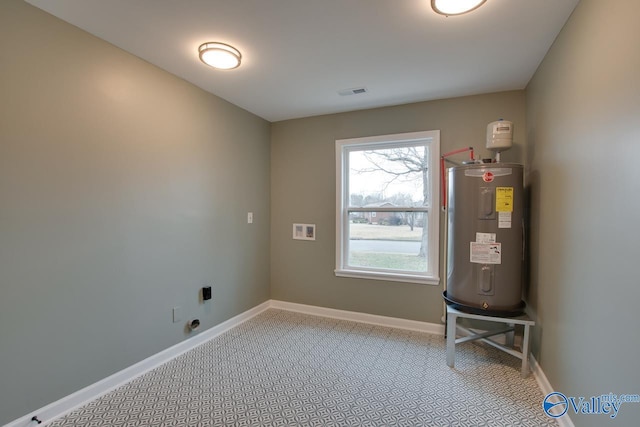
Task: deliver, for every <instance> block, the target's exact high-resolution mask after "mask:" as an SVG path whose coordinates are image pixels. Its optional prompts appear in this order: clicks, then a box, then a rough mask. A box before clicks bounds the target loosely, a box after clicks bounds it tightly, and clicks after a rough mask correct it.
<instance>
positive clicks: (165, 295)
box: [0, 0, 270, 424]
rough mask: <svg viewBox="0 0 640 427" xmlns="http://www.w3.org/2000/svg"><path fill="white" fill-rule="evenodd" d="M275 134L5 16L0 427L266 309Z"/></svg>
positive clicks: (0, 53)
mask: <svg viewBox="0 0 640 427" xmlns="http://www.w3.org/2000/svg"><path fill="white" fill-rule="evenodd" d="M269 127H270V124H269V123H268V122H267V121H265V120H262V119H260V118H258V117H256V116H254V115H252V114H250V113H248V112H246V111H244V110H241V109H240V108H237V107H235V106H233V105H231V104H229V103H227V102H225V101H223V100H221V99H219V98H217V97H215V96H213V95H210V94H208V93H206V92H204V91H202V90H200V89H198V88H196V87H194V86H192V85H191V84H188V83H186V82H185V81H183V80H180V79H178V78H176V77H175V76H173V75H170V74H168V73H166V72H164V71H161V70H159V69H158V68H156V67H153V66H151V65H150V64H148V63H146V62H144V61H142V60H140V59H138V58H136V57H134V56H132V55H130V54H127V53H125V52H123V51H121V50H119V49H117V48H115V47H113V46H111V45H109V44H107V43H105V42H103V41H101V40H99V39H97V38H95V37H93V36H90V35H88V34H87V33H84V32H83V31H81V30H79V29H77V28H75V27H72V26H70V25H68V24H66V23H64V22H62V21H59V20H58V19H56V18H53V17H52V16H50V15H48V14H46V13H44V12H42V11H40V10H38V9H35V8H33V7H31V6H29V5H27V4H26V3H24V2H22V1H18V0H3V1H2V2H0V424H4V423H6V422H9V421H10V420H12V419H15V418H18V417H20V416H22V415H24V414H26V413H28V412H29V411H31V410H35V409H37V408H39V407H42V406H44V405H45V404H48V403H50V402H52V401H55V400H57V399H59V398H61V397H63V396H66V395H68V394H70V393H72V392H74V391H76V390H78V389H80V388H82V387H84V386H86V385H88V384H91V383H93V382H95V381H97V380H100V379H102V378H104V377H106V376H108V375H110V374H112V373H114V372H116V371H118V370H120V369H123V368H125V367H128V366H130V365H132V364H133V363H135V362H138V361H139V360H141V359H143V358H145V357H148V356H150V355H152V354H155V353H157V352H159V351H161V350H163V349H165V348H167V347H169V346H171V345H173V344H176V343H177V342H179V341H181V340H184V339H185V338H186V337H187V336H188V335H187V334H186V333H185V331H184V327H185V324H186V321H187V320H188V319H189V318H193V317H199V318H200V319H201V321H202V325H203V328H202V329H206V328H209V327H211V326H213V325H215V324H218V323H220V322H221V321H223V320H225V319H228V318H229V317H232V316H234V315H236V314H238V313H240V312H242V311H245V310H247V309H249V308H251V307H253V306H255V305H257V304H259V303H261V302H263V301H265V300H267V299H268V298H269V255H268V251H269V244H268V241H269V225H270V221H269V137H270V135H269ZM248 211H253V212H254V218H255V221H254V224H252V225H251V226H249V225H247V223H246V216H247V212H248ZM205 284H210V285H212V286H213V300H212V301H211V302H208V303H206V304H202V303H200V302H199V289H200V287H201V286H203V285H205ZM174 306H181V307H182V311H183V320H184V321H182V322H179V323H173V322H172V307H174Z"/></svg>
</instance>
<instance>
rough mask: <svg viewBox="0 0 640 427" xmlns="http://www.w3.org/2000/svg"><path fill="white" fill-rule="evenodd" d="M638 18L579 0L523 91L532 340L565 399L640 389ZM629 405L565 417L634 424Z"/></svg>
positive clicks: (631, 5)
mask: <svg viewBox="0 0 640 427" xmlns="http://www.w3.org/2000/svg"><path fill="white" fill-rule="evenodd" d="M638 16H640V2H638V1H637V0H614V1H606V2H604V1H600V0H582V1H581V2H580V3H579V4H578V6H577V8H576V9H575V11H574V12H573V15H572V16H571V18H570V19H569V21H568V22H567V24H566V25H565V27H564V29H563V30H562V32H561V33H560V35H559V36H558V38H557V39H556V41H555V44H554V45H553V47H552V48H551V49H550V51H549V53H548V54H547V56H546V57H545V59H544V61H543V63H542V65H541V66H540V67H539V69H538V71H537V72H536V73H535V75H534V78H533V79H532V81H531V82H530V83H529V85H528V87H527V90H526V96H527V144H528V147H527V163H528V164H529V168H530V171H529V177H528V179H529V181H530V183H531V193H532V212H533V215H532V219H533V221H532V225H531V237H532V248H531V251H532V255H533V256H532V260H533V261H534V262H533V265H532V267H531V279H532V280H531V281H532V284H531V289H530V302H531V303H532V304H533V305H534V307H535V309H536V310H537V315H538V320H539V323H540V324H541V325H542V327H541V328H540V329H538V332H537V334H536V336H535V347H534V349H535V352H536V357H537V358H538V361H539V362H540V364H541V365H542V368H543V370H544V372H545V374H546V375H547V377H548V379H549V381H550V382H551V384H552V385H553V387H554V388H555V389H556V390H558V391H561V392H563V393H565V394H567V395H569V396H586V397H590V396H593V395H600V394H603V393H609V392H612V393H615V394H621V393H640V370H639V369H638V354H640V341H639V340H638V328H639V327H640V316H639V315H638V303H640V280H639V279H638V269H637V264H638V259H639V258H640V247H639V243H638V242H639V237H640V234H639V232H638V228H637V226H636V224H637V222H638V219H639V218H640V184H639V183H640V168H639V167H638V159H639V158H640V120H639V117H640V83H639V81H638V79H639V76H640V49H638V41H639V40H640V26H639V25H638ZM626 405H627V406H625V405H623V406H622V408H621V411H620V415H619V418H617V419H616V420H615V422H611V421H610V420H609V419H608V418H607V417H605V416H587V415H581V416H575V415H574V416H572V418H573V419H574V421H575V422H576V425H580V426H602V425H608V424H609V423H610V422H611V424H612V425H620V426H622V425H624V426H630V425H637V423H638V416H639V415H640V404H637V403H629V404H626Z"/></svg>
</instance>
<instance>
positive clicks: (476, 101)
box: [271, 91, 525, 322]
mask: <svg viewBox="0 0 640 427" xmlns="http://www.w3.org/2000/svg"><path fill="white" fill-rule="evenodd" d="M524 105H525V99H524V92H523V91H513V92H502V93H494V94H487V95H478V96H469V97H464V98H454V99H446V100H439V101H432V102H422V103H416V104H408V105H402V106H397V107H388V108H378V109H373V110H363V111H355V112H350V113H341V114H334V115H326V116H318V117H310V118H305V119H297V120H289V121H283V122H278V123H274V124H273V125H272V131H271V295H272V298H274V299H279V300H284V301H291V302H296V303H302V304H311V305H318V306H322V307H330V308H337V309H344V310H353V311H359V312H365V313H373V314H379V315H385V316H394V317H400V318H406V319H414V320H424V321H428V322H439V321H440V317H441V316H442V295H441V293H442V288H441V287H440V286H430V285H418V284H409V283H397V282H386V281H377V280H364V279H351V278H338V277H336V276H335V275H334V273H333V270H334V269H335V217H336V212H335V197H336V196H335V172H336V171H335V140H336V139H342V138H355V137H364V136H372V135H385V134H393V133H402V132H414V131H422V130H437V129H439V130H440V131H441V134H440V140H441V152H442V153H444V152H446V151H450V150H453V149H456V148H462V147H467V146H475V147H476V149H478V150H479V151H480V152H482V153H484V154H485V155H486V156H488V153H487V152H486V151H485V150H484V149H481V148H483V147H484V144H485V133H486V126H487V124H488V123H490V122H492V121H494V120H497V119H498V118H504V119H508V120H512V121H513V122H514V126H515V136H514V140H515V147H514V148H513V149H512V150H511V151H509V152H506V153H504V155H503V160H504V161H515V162H520V161H522V160H523V156H524V150H523V147H524V143H525V141H524V139H525V138H524V130H525V123H524V118H525V111H524V108H525V107H524ZM465 159H466V158H465V157H464V156H461V157H459V160H465ZM294 222H301V223H313V224H316V226H317V230H316V233H317V240H316V241H312V242H309V241H299V240H292V238H291V227H292V224H293V223H294Z"/></svg>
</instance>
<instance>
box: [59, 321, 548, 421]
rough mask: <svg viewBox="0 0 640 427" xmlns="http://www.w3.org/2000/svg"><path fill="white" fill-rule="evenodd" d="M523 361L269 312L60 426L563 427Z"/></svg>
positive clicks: (410, 335) (436, 340)
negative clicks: (449, 359)
mask: <svg viewBox="0 0 640 427" xmlns="http://www.w3.org/2000/svg"><path fill="white" fill-rule="evenodd" d="M519 362H520V361H519V360H518V359H516V358H514V357H512V356H509V355H507V354H506V353H502V352H499V351H497V350H495V349H493V348H489V347H485V346H481V345H477V344H465V345H461V346H459V347H458V348H457V349H456V368H455V369H450V368H449V367H447V365H446V363H445V340H444V338H443V337H442V336H437V335H430V334H425V333H420V332H412V331H406V330H400V329H393V328H386V327H381V326H374V325H368V324H361V323H356V322H350V321H343V320H335V319H328V318H323V317H315V316H309V315H305V314H299V313H294V312H289V311H282V310H275V309H270V310H267V311H265V312H263V313H261V314H259V315H258V316H256V317H254V318H252V319H250V320H248V321H246V322H245V323H243V324H241V325H239V326H237V327H235V328H234V329H232V330H230V331H227V332H226V333H224V334H222V335H220V336H218V337H217V338H215V339H213V340H211V341H209V342H207V343H205V344H203V345H201V346H199V347H197V348H195V349H193V350H191V351H189V352H187V353H185V354H183V355H181V356H179V357H178V358H176V359H174V360H172V361H171V362H168V363H166V364H165V365H162V366H160V367H159V368H157V369H155V370H153V371H150V372H148V373H146V374H145V375H142V376H140V377H138V378H137V379H135V380H133V381H131V382H130V383H128V384H126V385H124V386H122V387H120V388H118V389H116V390H114V391H113V392H111V393H108V394H106V395H104V396H103V397H102V398H100V399H97V400H95V401H93V402H91V403H89V404H88V405H86V406H84V407H82V408H80V409H77V410H75V411H73V412H72V413H70V414H68V415H67V416H65V417H62V418H59V419H57V420H55V421H53V422H52V423H51V424H49V425H50V426H56V427H60V426H474V427H475V426H532V427H534V426H535V427H540V426H551V425H553V426H555V425H556V422H555V421H554V420H552V419H550V418H548V417H547V416H546V415H545V414H544V413H543V411H542V399H543V395H542V392H541V391H540V389H539V388H538V385H537V384H536V382H535V380H534V379H533V377H532V376H529V378H526V379H522V378H521V377H520V363H519Z"/></svg>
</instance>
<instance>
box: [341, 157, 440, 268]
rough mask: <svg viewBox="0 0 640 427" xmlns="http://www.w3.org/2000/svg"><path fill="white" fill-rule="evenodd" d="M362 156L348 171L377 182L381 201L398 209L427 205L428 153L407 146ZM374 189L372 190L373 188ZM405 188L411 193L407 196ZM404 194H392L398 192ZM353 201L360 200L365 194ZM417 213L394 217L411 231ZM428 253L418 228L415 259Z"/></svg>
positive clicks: (425, 238)
mask: <svg viewBox="0 0 640 427" xmlns="http://www.w3.org/2000/svg"><path fill="white" fill-rule="evenodd" d="M359 154H360V155H361V156H362V159H361V161H359V162H357V164H358V166H355V167H352V171H353V172H355V173H356V174H359V175H362V176H368V177H369V179H371V177H372V176H375V177H376V179H372V181H374V182H377V185H378V187H380V188H377V189H376V191H377V192H376V194H377V195H378V196H379V197H380V195H383V196H382V197H381V198H382V201H385V202H388V203H391V204H393V205H395V206H398V207H416V206H429V188H430V186H429V152H428V149H427V148H426V147H425V146H424V145H421V146H410V147H397V148H386V149H381V150H367V151H362V152H360V153H359ZM373 188H375V187H373ZM407 188H408V189H413V190H414V191H413V192H411V193H409V192H407ZM398 189H401V190H402V191H404V192H392V191H394V190H395V191H399V190H398ZM354 196H355V195H353V194H352V199H351V200H352V202H353V201H354V199H361V200H364V199H365V198H366V197H367V196H366V195H359V196H360V197H359V198H358V197H357V196H355V197H354ZM422 215H423V214H422V213H420V212H398V214H397V216H398V217H399V218H400V219H401V221H402V223H403V224H406V225H407V226H409V228H410V230H411V231H414V228H415V227H416V225H417V222H418V218H419V217H421V216H422ZM427 250H428V229H427V227H422V236H421V239H420V248H419V250H418V253H417V256H419V257H422V258H425V257H426V256H427Z"/></svg>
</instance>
